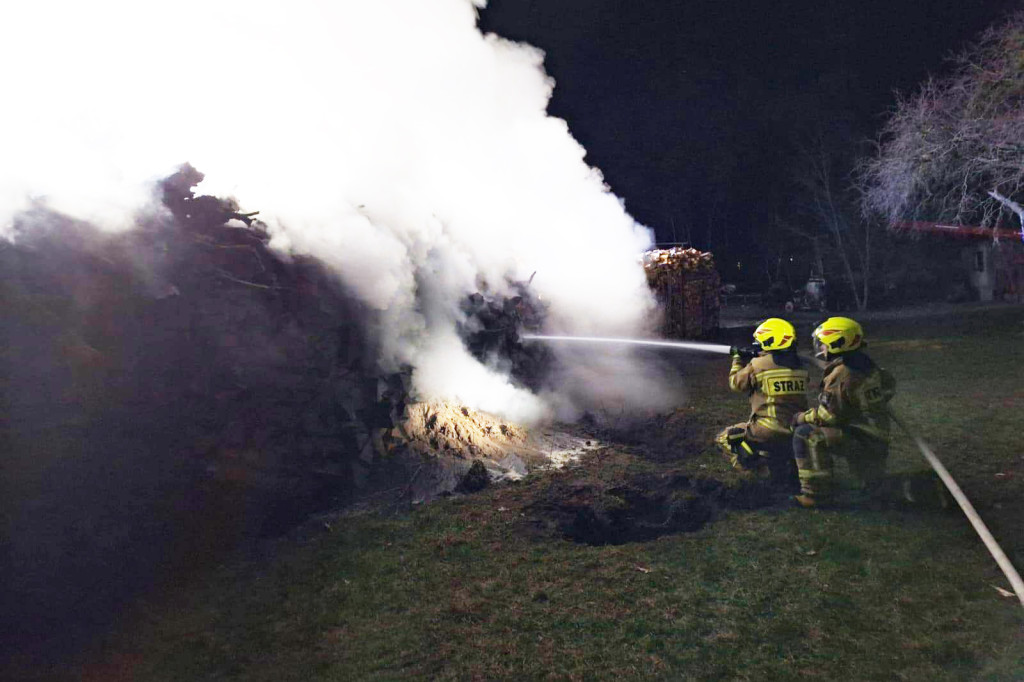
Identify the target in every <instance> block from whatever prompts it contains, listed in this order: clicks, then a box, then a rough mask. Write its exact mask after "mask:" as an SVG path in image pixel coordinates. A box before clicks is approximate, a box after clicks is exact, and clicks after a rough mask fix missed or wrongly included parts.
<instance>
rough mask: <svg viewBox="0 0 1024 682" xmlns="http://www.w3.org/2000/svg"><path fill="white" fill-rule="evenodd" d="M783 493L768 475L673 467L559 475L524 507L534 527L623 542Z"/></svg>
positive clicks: (688, 527) (697, 523)
mask: <svg viewBox="0 0 1024 682" xmlns="http://www.w3.org/2000/svg"><path fill="white" fill-rule="evenodd" d="M778 497H779V496H778V494H777V493H775V492H774V491H773V490H772V488H771V487H770V486H769V485H768V484H767V483H766V482H763V481H741V482H738V483H735V484H727V483H724V482H722V481H718V480H715V479H709V478H693V477H690V476H688V475H685V474H682V473H679V472H668V473H664V474H660V475H655V474H648V475H641V476H635V477H632V478H629V479H627V480H626V481H625V482H624V483H619V484H616V485H609V484H601V483H595V482H585V481H581V480H567V479H557V480H555V481H553V482H552V483H551V485H550V486H549V487H548V489H547V490H545V491H544V492H543V493H542V494H541V496H540V500H539V501H537V502H535V503H533V504H531V505H529V506H528V507H527V508H526V509H525V510H524V512H525V513H526V515H527V517H528V518H529V519H530V525H531V527H532V529H533V530H534V532H540V533H544V534H551V533H555V534H560V535H562V536H564V537H566V538H567V539H570V540H573V541H575V542H581V543H584V544H588V545H620V544H624V543H627V542H642V541H645V540H652V539H654V538H656V537H659V536H661V535H667V534H670V533H681V532H690V531H694V530H697V529H699V528H701V527H702V526H703V525H704V524H706V523H707V522H708V521H710V520H711V519H712V518H713V517H714V516H715V514H716V513H717V512H719V511H720V510H724V509H755V508H758V507H765V506H768V505H770V504H772V503H773V501H775V500H776V499H777V498H778Z"/></svg>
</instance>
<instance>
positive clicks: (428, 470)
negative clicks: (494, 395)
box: [388, 401, 599, 502]
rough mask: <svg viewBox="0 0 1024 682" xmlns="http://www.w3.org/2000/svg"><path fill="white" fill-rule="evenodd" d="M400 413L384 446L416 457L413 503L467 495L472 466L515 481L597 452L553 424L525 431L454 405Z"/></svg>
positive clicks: (589, 441)
mask: <svg viewBox="0 0 1024 682" xmlns="http://www.w3.org/2000/svg"><path fill="white" fill-rule="evenodd" d="M405 414H406V417H405V419H404V420H403V421H402V422H401V423H400V424H398V425H397V426H396V427H395V428H394V429H392V430H391V431H390V432H389V433H388V442H390V443H393V444H394V446H393V447H396V448H401V449H404V450H407V451H409V452H411V453H413V454H414V455H418V456H419V458H420V461H421V463H420V465H419V467H418V468H417V469H416V474H415V478H414V480H413V481H412V482H411V483H410V486H409V487H410V491H411V493H412V500H413V502H424V501H428V500H430V499H433V498H435V497H438V496H440V495H444V494H447V493H451V492H463V491H465V490H467V488H466V486H465V485H463V483H464V478H465V477H466V475H467V474H468V473H469V471H470V468H471V467H472V466H474V465H475V464H476V463H479V464H480V465H482V466H483V468H484V469H486V471H487V474H488V476H489V477H490V480H492V481H502V480H518V479H520V478H522V477H523V476H525V475H526V474H527V473H529V472H530V471H536V470H540V469H558V468H561V467H562V466H565V465H566V464H568V463H570V462H573V461H575V460H577V459H579V457H580V456H581V455H582V454H583V453H585V452H587V451H589V450H593V449H595V448H597V447H599V443H598V441H597V440H595V439H593V438H592V437H589V436H587V435H586V434H582V433H575V432H573V433H570V432H567V431H566V430H565V429H564V428H561V427H558V426H557V425H550V426H542V427H535V428H528V427H526V426H523V425H522V424H514V423H511V422H508V421H505V420H503V419H501V418H499V417H495V416H494V415H490V414H486V413H484V412H477V411H476V410H471V409H469V408H468V407H465V406H462V405H457V404H454V403H445V402H439V401H431V402H422V403H414V404H411V405H409V406H408V407H407V409H406V412H405ZM565 428H568V427H565Z"/></svg>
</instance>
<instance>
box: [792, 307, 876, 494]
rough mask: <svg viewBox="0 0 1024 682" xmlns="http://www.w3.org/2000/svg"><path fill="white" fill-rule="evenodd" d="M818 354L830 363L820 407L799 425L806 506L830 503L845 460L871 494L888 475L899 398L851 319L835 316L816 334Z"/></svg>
mask: <svg viewBox="0 0 1024 682" xmlns="http://www.w3.org/2000/svg"><path fill="white" fill-rule="evenodd" d="M812 336H813V344H814V353H815V355H816V356H818V357H820V358H822V359H824V360H825V361H826V362H827V363H828V364H827V365H826V367H825V370H824V376H823V377H822V379H821V388H820V394H819V396H818V406H817V407H814V408H811V409H809V410H807V411H806V412H801V413H800V414H798V415H796V419H795V420H794V422H793V423H794V426H795V428H794V432H793V453H794V456H795V458H796V465H797V475H798V476H799V478H800V494H799V495H797V496H796V497H795V498H794V499H795V500H796V502H797V503H799V504H800V505H801V506H804V507H813V506H815V505H816V504H820V503H821V502H822V501H824V500H827V499H828V498H829V496H830V492H831V488H832V459H833V455H835V454H840V455H843V456H844V457H846V459H847V461H848V462H849V464H850V469H851V471H852V472H853V474H854V475H855V476H857V477H858V478H860V479H861V480H862V481H863V483H864V486H865V488H866V490H867V491H868V492H872V491H873V488H875V487H876V486H877V484H879V483H880V482H881V480H882V478H883V476H884V474H885V460H886V458H887V457H888V456H889V413H888V408H887V404H888V403H889V401H890V400H891V399H892V397H893V395H894V394H895V389H896V380H895V379H894V378H893V376H892V374H890V373H889V372H887V371H886V370H884V369H882V368H881V367H879V366H878V365H876V364H875V363H874V361H873V360H872V359H871V358H870V357H868V355H867V353H865V352H864V346H865V343H864V331H863V329H861V326H860V325H859V324H858V323H857V322H855V321H854V320H851V319H850V318H848V317H830V318H829V319H827V320H825V321H824V322H823V323H821V325H819V326H818V328H817V329H815V330H814V332H813V334H812Z"/></svg>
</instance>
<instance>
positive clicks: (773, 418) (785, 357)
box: [729, 351, 807, 435]
mask: <svg viewBox="0 0 1024 682" xmlns="http://www.w3.org/2000/svg"><path fill="white" fill-rule="evenodd" d="M729 388H730V389H731V390H733V391H737V392H746V393H748V394H749V395H750V421H751V422H752V423H757V424H758V425H760V426H763V427H765V428H768V429H771V430H773V431H778V432H779V433H785V434H787V435H788V434H789V433H791V431H790V424H791V423H792V421H793V418H794V417H795V416H796V415H797V414H799V413H800V411H801V410H806V409H807V370H806V369H804V368H803V365H802V363H801V362H800V359H799V358H798V357H797V355H796V353H793V352H785V351H781V352H774V353H765V352H762V353H761V354H760V355H758V356H757V357H755V358H753V359H752V360H751V361H750V362H749V363H747V364H746V366H744V364H743V360H742V358H740V357H739V356H733V359H732V367H731V369H730V370H729Z"/></svg>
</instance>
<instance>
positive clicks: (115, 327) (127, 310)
mask: <svg viewBox="0 0 1024 682" xmlns="http://www.w3.org/2000/svg"><path fill="white" fill-rule="evenodd" d="M200 179H201V175H200V174H198V173H197V172H196V171H195V169H193V168H191V167H185V168H183V169H182V170H181V171H180V172H179V173H177V174H175V175H174V176H172V177H171V178H169V179H168V180H167V181H165V182H164V183H162V185H161V187H160V194H161V196H160V199H161V200H162V202H163V204H164V206H166V207H167V208H168V209H169V214H168V212H162V211H154V212H152V213H151V214H150V215H148V216H147V217H144V218H143V219H141V220H140V223H139V225H138V226H137V228H136V229H134V230H131V231H129V232H124V233H120V234H109V233H102V232H100V231H98V230H96V229H94V228H93V227H91V226H90V225H88V224H85V223H81V222H77V221H74V220H71V219H69V218H67V217H65V216H61V215H59V214H55V213H52V212H49V211H46V210H44V209H37V210H33V211H30V212H28V213H25V214H22V215H20V216H19V218H18V221H17V222H16V223H15V226H14V237H15V239H14V241H13V242H8V241H3V240H0V297H2V299H3V302H4V312H5V324H4V325H3V326H2V328H0V335H2V338H0V342H2V343H0V345H2V347H3V349H4V352H3V353H2V354H0V376H3V378H4V390H3V392H2V395H0V398H2V401H3V406H2V407H3V411H4V415H5V417H6V419H5V420H4V421H3V425H2V428H3V431H4V432H3V434H2V435H3V438H2V439H0V443H2V449H3V452H2V455H3V461H4V475H3V477H2V478H0V487H2V489H0V507H2V509H0V511H2V516H3V518H4V519H5V520H6V521H7V528H6V531H7V533H6V538H5V543H6V548H5V549H6V550H7V551H5V552H4V554H3V557H2V561H3V564H4V565H3V566H2V570H3V573H4V575H5V581H4V586H3V588H2V595H0V596H2V597H3V602H4V604H5V608H4V609H3V611H4V613H5V616H8V617H10V618H5V619H4V623H3V634H4V636H7V635H10V637H11V638H12V641H13V640H17V641H18V642H22V641H24V642H33V643H35V644H38V645H39V646H42V647H44V648H45V647H46V646H48V644H47V642H48V641H49V640H50V639H51V638H53V637H58V636H59V637H62V638H64V640H65V641H64V644H66V645H68V646H76V645H77V642H74V641H71V640H76V638H78V637H79V636H86V635H85V633H88V632H90V631H91V630H92V629H94V626H95V627H100V626H99V625H98V623H100V622H101V621H104V619H107V618H110V617H111V616H112V614H113V613H114V612H115V611H116V609H117V604H119V603H120V602H121V601H123V600H124V599H126V598H128V597H129V596H130V595H131V594H132V593H133V592H135V591H136V590H141V589H146V587H147V586H149V585H151V584H152V583H153V581H155V580H157V579H158V578H159V577H160V576H161V575H165V574H173V573H176V572H179V571H181V570H190V569H192V568H194V567H196V566H198V565H202V564H205V563H207V562H210V561H216V560H217V558H218V557H222V556H223V555H224V553H225V551H228V550H230V549H232V548H236V547H238V546H240V545H243V546H244V545H245V544H246V543H249V542H252V541H254V540H255V539H257V538H259V537H261V536H263V535H266V534H268V533H275V532H278V531H280V530H283V529H285V528H287V527H289V526H290V525H291V524H294V523H296V522H297V521H299V520H301V519H302V518H303V517H304V516H305V515H306V514H308V513H309V512H311V511H314V510H317V509H323V508H325V507H327V506H332V505H339V504H343V503H344V502H345V501H346V500H349V499H352V498H353V497H354V496H355V495H358V494H359V493H360V492H361V491H368V490H372V489H375V488H379V487H384V486H387V485H389V484H390V482H391V481H393V480H404V479H405V477H407V476H408V471H407V463H406V462H405V461H403V460H402V458H401V457H399V456H397V455H396V454H395V452H394V448H392V447H390V446H391V445H392V444H391V443H390V442H389V436H388V434H389V433H390V430H391V429H392V427H393V426H394V425H395V424H397V423H398V422H399V421H400V420H401V419H402V418H403V417H404V414H405V404H406V402H407V396H408V393H409V388H408V386H409V381H408V372H404V373H403V372H398V373H389V374H385V373H383V372H382V371H381V370H380V369H379V367H378V365H377V354H376V349H375V345H374V339H373V335H372V334H371V333H368V332H369V331H370V330H372V329H373V316H372V315H371V314H370V313H369V312H368V311H367V310H366V309H365V308H364V306H363V305H362V304H360V303H359V302H357V301H355V300H353V299H352V298H351V297H350V296H349V295H348V294H347V293H346V291H345V289H344V287H343V286H342V285H341V283H340V282H339V281H338V279H337V278H336V276H335V275H334V274H333V273H332V272H331V271H329V270H328V269H327V268H325V267H324V266H323V265H321V264H320V263H319V262H318V261H317V260H315V259H313V258H302V257H293V258H283V257H282V256H281V255H280V254H278V253H276V252H274V251H273V250H271V249H269V248H268V246H267V244H268V241H269V236H268V234H267V232H266V230H265V229H264V227H263V226H262V225H261V224H260V223H259V221H258V220H256V219H255V216H254V215H253V214H251V213H243V212H240V211H239V208H238V206H237V205H236V204H234V203H233V202H230V201H225V200H221V199H217V198H215V197H209V196H202V195H196V194H195V193H194V192H193V190H192V187H194V185H195V183H196V182H198V181H199V180H200ZM72 613H77V614H79V615H78V616H70V615H69V614H72ZM58 633H59V634H58Z"/></svg>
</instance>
